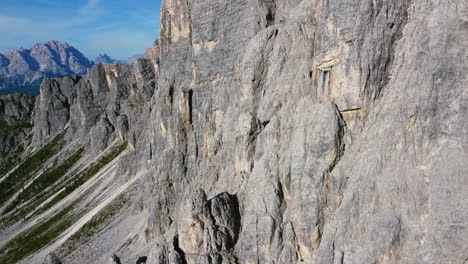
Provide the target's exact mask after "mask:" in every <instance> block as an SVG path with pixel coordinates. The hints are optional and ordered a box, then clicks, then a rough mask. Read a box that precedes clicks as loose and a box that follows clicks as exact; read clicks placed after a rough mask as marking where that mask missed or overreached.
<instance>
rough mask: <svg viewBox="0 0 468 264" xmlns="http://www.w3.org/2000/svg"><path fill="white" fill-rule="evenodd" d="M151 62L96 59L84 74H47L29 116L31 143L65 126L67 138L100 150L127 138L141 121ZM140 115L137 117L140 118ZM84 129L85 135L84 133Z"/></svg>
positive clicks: (150, 87) (149, 85) (151, 84)
mask: <svg viewBox="0 0 468 264" xmlns="http://www.w3.org/2000/svg"><path fill="white" fill-rule="evenodd" d="M155 82H156V80H155V73H154V69H153V65H152V64H151V63H150V62H149V61H146V60H143V59H142V60H138V61H137V62H136V63H135V65H134V66H128V65H116V64H113V65H97V66H94V67H93V68H91V69H90V70H89V73H88V74H87V75H86V76H68V77H64V78H59V79H46V80H44V82H43V83H42V85H41V94H40V96H39V98H38V103H37V104H38V105H37V110H36V112H35V117H34V129H33V138H32V143H33V146H34V147H39V146H41V145H43V144H44V143H46V142H47V141H48V140H50V139H51V138H52V136H55V135H56V134H58V133H59V132H61V131H62V130H63V129H65V128H69V129H68V130H67V131H68V132H67V136H66V137H67V138H68V139H70V140H76V139H77V140H85V141H86V140H91V145H92V147H93V148H95V149H96V150H103V149H105V148H106V147H107V146H109V145H110V144H111V143H112V142H113V141H114V140H119V141H120V142H124V141H126V140H130V141H132V138H134V137H135V135H133V134H129V133H130V126H129V125H131V126H132V128H135V129H134V130H133V129H132V133H138V132H136V131H137V130H141V126H138V125H137V124H138V121H137V120H139V119H140V118H141V115H140V113H141V111H142V110H141V109H142V105H143V104H144V103H145V102H146V101H148V98H151V96H152V94H153V90H154V86H155ZM143 121H144V120H142V122H143ZM88 135H89V137H88Z"/></svg>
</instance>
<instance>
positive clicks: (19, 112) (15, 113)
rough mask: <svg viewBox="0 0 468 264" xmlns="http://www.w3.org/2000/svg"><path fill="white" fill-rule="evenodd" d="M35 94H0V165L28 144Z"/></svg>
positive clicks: (19, 152)
mask: <svg viewBox="0 0 468 264" xmlns="http://www.w3.org/2000/svg"><path fill="white" fill-rule="evenodd" d="M35 100H36V98H35V96H32V95H25V94H8V95H0V157H1V160H0V166H3V165H4V163H6V162H7V161H8V160H9V159H10V158H14V156H18V155H20V154H21V153H22V152H23V150H24V149H25V148H26V147H27V146H28V145H29V143H30V140H29V139H28V135H29V133H30V132H31V128H32V115H33V109H34V103H35Z"/></svg>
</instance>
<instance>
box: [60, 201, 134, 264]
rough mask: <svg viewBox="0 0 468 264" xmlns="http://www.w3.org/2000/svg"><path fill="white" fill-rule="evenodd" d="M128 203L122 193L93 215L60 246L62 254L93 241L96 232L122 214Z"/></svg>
mask: <svg viewBox="0 0 468 264" xmlns="http://www.w3.org/2000/svg"><path fill="white" fill-rule="evenodd" d="M128 204H129V200H128V199H127V198H126V197H125V194H122V195H120V196H119V197H118V198H117V199H115V200H114V201H113V202H112V203H110V204H109V205H107V206H106V207H105V208H104V209H103V210H102V211H100V212H99V213H98V214H97V215H95V216H93V218H91V220H90V221H89V222H88V223H86V224H85V225H84V226H83V227H81V229H80V230H79V231H78V232H76V233H75V234H73V235H72V236H71V237H70V238H69V239H67V241H66V242H65V243H64V244H63V245H62V246H61V247H60V251H61V252H60V255H61V256H68V255H69V254H70V253H72V252H73V251H74V250H76V249H77V248H78V247H79V246H80V245H84V244H86V243H87V242H89V241H91V239H92V238H93V237H94V236H95V235H96V234H98V233H99V232H100V231H102V230H104V229H105V228H106V227H107V226H108V225H109V223H110V222H112V221H113V220H114V219H116V218H117V217H118V216H119V215H120V214H119V212H121V211H122V210H123V209H125V208H128Z"/></svg>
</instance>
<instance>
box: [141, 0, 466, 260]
mask: <svg viewBox="0 0 468 264" xmlns="http://www.w3.org/2000/svg"><path fill="white" fill-rule="evenodd" d="M467 8H468V7H467V6H466V4H464V2H463V1H452V2H450V3H448V2H441V1H436V0H434V1H412V2H410V1H390V2H389V1H364V2H363V1H355V0H347V1H334V2H323V1H312V0H302V1H260V2H253V1H241V0H239V1H208V0H207V1H195V2H189V1H182V0H166V1H165V2H164V4H163V7H162V20H161V39H160V45H161V46H160V48H161V58H160V73H159V80H158V88H157V89H156V92H155V95H154V96H153V99H152V102H151V118H150V120H151V122H150V123H149V124H148V131H147V132H146V133H145V134H144V135H143V137H142V138H141V139H140V140H139V141H138V143H137V148H136V149H137V151H139V153H140V154H137V155H146V158H144V159H142V160H145V161H146V160H151V161H152V163H151V166H150V167H149V169H148V171H149V174H150V175H152V176H150V175H149V176H148V177H147V179H146V182H144V183H142V184H143V185H144V186H147V187H146V188H147V189H148V192H147V194H146V195H145V196H144V198H143V200H144V201H145V203H146V204H147V207H148V208H150V210H152V211H151V212H152V213H151V214H152V215H151V216H150V217H149V228H150V230H152V232H153V234H151V235H150V239H151V240H154V241H160V240H161V239H162V240H166V242H158V244H159V245H162V246H156V247H155V249H154V250H153V252H157V254H156V253H155V254H153V255H154V256H157V259H165V260H166V261H167V260H168V259H169V258H170V256H173V254H174V253H173V252H177V250H179V249H180V251H182V252H178V253H177V256H179V257H183V258H184V260H183V261H184V262H187V263H236V262H239V263H298V262H304V263H396V262H408V263H434V262H435V263H438V262H449V263H462V262H463V261H465V259H466V257H467V256H466V250H467V248H466V244H467V243H466V242H467V241H466V237H468V236H467V221H466V219H467V213H466V212H467V211H468V210H467V208H468V197H467V194H466V192H464V191H463V187H462V186H464V185H466V182H467V181H468V179H467V175H468V173H467V172H468V171H467V169H466V168H467V167H468V166H466V165H467V157H466V149H467V145H466V142H468V141H467V135H468V134H467V125H468V120H467V116H466V115H464V114H463V113H464V112H465V111H466V108H467V102H468V98H467V94H468V93H467V86H466V83H467V72H468V71H467V65H468V64H467V50H466V46H467V41H468V39H467V37H466V36H467V30H468V29H467V27H466V23H467V19H466V15H464V14H465V13H466V12H467V10H468V9H467ZM139 166H144V165H143V164H140V165H139ZM199 189H202V190H205V192H206V197H217V196H218V195H220V194H222V193H229V194H232V195H234V194H235V195H236V197H237V199H238V201H239V208H240V209H239V211H240V219H241V226H242V229H241V231H240V234H239V239H237V240H234V242H233V240H232V239H231V238H230V237H229V236H227V235H223V234H225V233H222V234H218V233H216V232H214V231H210V230H212V229H211V228H214V226H216V224H212V223H211V222H210V221H209V220H203V219H210V218H209V217H207V216H206V215H204V214H201V215H203V217H201V218H202V220H201V219H200V213H193V211H194V208H198V207H200V206H201V205H202V204H203V202H200V204H201V205H199V206H191V207H190V206H189V205H190V204H197V203H198V202H194V201H199V200H200V201H204V198H200V197H202V196H197V194H196V193H197V191H196V190H199ZM193 194H195V198H193ZM148 197H152V201H148ZM197 197H198V198H197ZM191 201H192V202H191ZM190 208H192V209H191V210H190ZM197 210H198V211H200V210H201V209H196V210H195V211H197ZM201 211H203V210H201ZM181 212H183V213H181ZM190 212H192V213H190ZM207 223H208V224H207ZM226 228H227V229H228V230H229V228H228V227H226ZM171 230H173V231H172V232H173V233H174V234H173V235H171V236H167V232H170V231H171ZM174 230H175V231H174ZM210 232H211V233H210ZM227 233H229V234H230V232H227ZM227 233H226V234H227ZM174 237H177V238H178V241H179V242H178V243H177V246H174V247H173V246H172V245H173V243H172V242H171V241H173V240H174ZM232 243H235V244H234V245H232ZM168 245H171V246H170V248H171V249H168V247H169V246H168ZM227 245H229V246H227ZM231 248H232V251H229V249H231ZM182 253H183V254H182ZM212 256H216V257H212ZM149 259H150V260H153V259H154V258H152V257H151V256H150V257H149ZM155 263H158V262H155ZM169 263H179V262H178V260H174V261H173V262H171V261H169Z"/></svg>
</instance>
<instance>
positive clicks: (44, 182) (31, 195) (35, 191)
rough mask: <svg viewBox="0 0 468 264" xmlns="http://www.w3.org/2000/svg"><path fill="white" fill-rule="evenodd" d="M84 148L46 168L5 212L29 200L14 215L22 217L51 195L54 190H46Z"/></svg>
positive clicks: (74, 162)
mask: <svg viewBox="0 0 468 264" xmlns="http://www.w3.org/2000/svg"><path fill="white" fill-rule="evenodd" d="M83 151H84V149H83V148H81V149H79V150H78V151H77V152H75V153H74V154H73V155H72V156H71V157H69V158H68V159H66V160H65V161H63V162H62V163H60V164H59V165H57V166H55V167H53V168H51V169H49V170H47V171H46V172H44V173H43V174H42V175H41V176H39V177H38V178H37V179H36V180H34V182H33V183H32V184H31V185H29V186H28V187H27V188H26V189H24V190H23V191H22V192H21V193H20V194H19V195H18V197H16V199H15V200H13V202H12V203H11V204H9V205H8V207H7V208H6V209H5V212H7V213H8V212H11V211H12V210H13V209H15V208H16V207H17V206H19V205H21V204H23V203H25V202H26V201H30V204H29V205H28V206H25V207H23V208H21V209H20V210H19V211H20V212H19V213H16V215H18V216H19V218H22V217H23V216H24V215H25V214H27V213H29V212H31V211H32V210H34V208H35V207H36V206H38V205H39V204H40V203H42V202H43V201H45V200H47V199H48V198H49V197H51V196H52V195H53V193H54V192H50V191H49V192H48V190H50V189H51V188H49V187H50V186H54V184H55V183H56V182H57V181H59V180H60V179H61V178H62V177H63V176H64V175H65V174H66V173H67V172H68V171H69V170H70V169H71V168H72V167H73V165H75V164H76V162H78V160H80V159H81V156H82V153H83Z"/></svg>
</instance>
